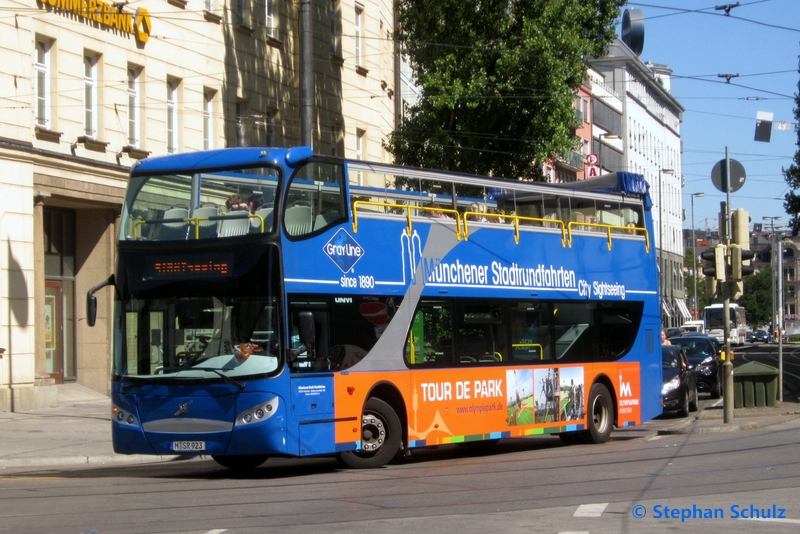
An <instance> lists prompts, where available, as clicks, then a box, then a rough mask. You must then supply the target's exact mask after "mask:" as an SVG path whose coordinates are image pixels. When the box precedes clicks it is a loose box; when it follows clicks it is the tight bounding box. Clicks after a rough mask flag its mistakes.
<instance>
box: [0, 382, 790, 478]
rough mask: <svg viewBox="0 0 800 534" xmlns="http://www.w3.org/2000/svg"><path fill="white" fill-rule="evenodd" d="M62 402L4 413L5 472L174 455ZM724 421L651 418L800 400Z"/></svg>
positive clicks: (666, 429) (758, 415)
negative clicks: (123, 449)
mask: <svg viewBox="0 0 800 534" xmlns="http://www.w3.org/2000/svg"><path fill="white" fill-rule="evenodd" d="M58 388H59V389H58V407H56V408H47V409H42V410H34V411H30V412H23V413H8V412H3V413H0V474H2V472H3V469H6V468H12V467H44V466H67V465H103V464H125V463H137V462H139V463H142V462H159V461H163V460H171V459H173V458H174V456H147V455H123V454H115V453H114V451H113V449H112V446H111V422H110V412H111V401H110V399H109V398H108V397H106V396H105V395H101V394H99V393H97V392H95V391H92V390H91V389H88V388H85V387H83V386H81V385H79V384H65V385H61V386H58ZM733 416H734V421H733V423H731V424H728V425H726V424H724V423H723V421H722V419H723V411H722V403H721V402H720V404H719V405H718V406H714V407H710V408H705V409H704V410H703V411H701V412H699V413H696V414H692V415H691V416H690V417H687V418H685V419H675V418H665V419H660V418H659V419H656V420H653V421H650V422H648V423H647V425H648V427H650V428H652V430H653V432H658V433H659V434H700V433H707V432H730V431H742V430H751V429H754V428H760V427H766V426H771V425H775V424H778V423H783V422H788V421H791V420H792V419H797V418H800V403H794V402H790V403H782V404H779V405H778V406H775V407H766V408H740V409H738V410H734V413H733Z"/></svg>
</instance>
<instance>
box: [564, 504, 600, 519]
mask: <svg viewBox="0 0 800 534" xmlns="http://www.w3.org/2000/svg"><path fill="white" fill-rule="evenodd" d="M606 506H608V503H607V502H601V503H597V504H582V505H580V506H578V509H577V510H575V513H574V514H572V517H600V516H601V515H603V511H605V509H606Z"/></svg>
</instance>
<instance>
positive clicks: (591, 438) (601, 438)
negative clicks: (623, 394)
mask: <svg viewBox="0 0 800 534" xmlns="http://www.w3.org/2000/svg"><path fill="white" fill-rule="evenodd" d="M588 406H589V413H588V414H586V415H587V417H586V423H587V426H588V429H587V430H584V431H583V432H582V433H581V438H582V441H583V442H584V443H605V442H606V441H608V438H609V437H610V436H611V427H612V426H613V419H614V418H613V415H614V409H613V408H612V403H611V394H610V393H609V392H608V388H607V387H605V386H604V385H603V384H599V383H596V384H594V385H593V386H592V389H591V391H590V392H589V404H588Z"/></svg>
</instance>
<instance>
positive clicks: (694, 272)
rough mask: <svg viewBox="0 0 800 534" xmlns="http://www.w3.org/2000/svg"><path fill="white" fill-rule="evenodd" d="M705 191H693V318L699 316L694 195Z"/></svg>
mask: <svg viewBox="0 0 800 534" xmlns="http://www.w3.org/2000/svg"><path fill="white" fill-rule="evenodd" d="M704 196H706V194H705V193H692V276H693V278H694V301H692V302H693V306H692V315H693V317H692V319H696V318H697V311H698V310H697V238H696V237H695V235H694V197H698V198H700V197H704Z"/></svg>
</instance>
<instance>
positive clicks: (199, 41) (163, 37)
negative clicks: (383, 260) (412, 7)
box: [0, 0, 399, 411]
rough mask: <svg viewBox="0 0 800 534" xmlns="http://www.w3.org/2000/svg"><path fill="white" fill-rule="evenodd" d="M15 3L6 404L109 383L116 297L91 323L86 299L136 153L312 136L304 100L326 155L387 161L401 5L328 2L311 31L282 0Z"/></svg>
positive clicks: (2, 141) (5, 246) (1, 283)
mask: <svg viewBox="0 0 800 534" xmlns="http://www.w3.org/2000/svg"><path fill="white" fill-rule="evenodd" d="M2 5H3V7H4V8H5V9H4V12H5V13H6V14H7V15H8V14H13V16H5V17H3V18H2V19H0V32H1V33H2V35H3V36H4V37H3V40H2V41H3V46H2V49H0V58H2V59H3V61H4V64H5V65H6V67H5V68H4V69H3V74H2V78H3V79H4V80H5V81H6V83H5V84H4V87H5V88H6V89H5V90H4V91H3V92H2V94H0V99H2V104H0V105H2V107H3V109H4V112H3V113H2V114H0V240H2V244H1V246H0V348H2V349H5V350H4V351H0V352H2V354H0V410H3V411H8V410H25V409H32V408H37V407H43V406H48V405H53V404H54V403H55V402H56V388H55V384H57V383H60V382H65V381H77V382H79V383H81V384H83V385H85V386H88V387H90V388H92V389H94V390H96V391H99V392H101V393H108V391H109V379H110V372H109V370H110V354H111V342H112V324H111V299H110V296H111V294H110V292H109V291H101V292H99V293H98V294H97V296H98V297H99V302H98V304H99V307H98V321H97V325H96V326H95V327H94V328H89V327H87V325H86V321H85V305H84V303H85V295H86V292H87V291H88V290H89V289H90V288H91V287H93V286H95V285H97V284H98V283H100V282H102V281H103V280H105V279H106V278H107V277H108V276H109V275H110V274H111V273H112V272H113V270H114V265H115V257H114V254H115V246H114V243H115V239H116V235H117V221H118V217H119V214H120V210H121V205H122V200H123V195H124V191H125V186H126V184H127V175H128V170H129V168H130V165H131V163H132V162H134V161H135V160H137V159H141V158H146V157H150V156H154V155H163V154H170V153H179V152H187V151H197V150H204V149H211V148H224V147H233V146H261V145H264V146H266V145H275V146H293V145H298V144H301V140H302V139H304V138H305V137H304V136H303V134H304V132H303V131H302V127H303V125H302V124H301V118H300V116H301V107H302V106H303V105H310V106H311V107H312V123H311V131H310V132H305V133H307V134H309V135H310V138H311V139H312V144H313V145H314V149H315V150H316V151H317V152H319V153H323V154H332V155H339V156H348V157H356V158H363V159H370V160H377V161H384V160H386V158H387V156H386V154H384V151H383V143H382V140H383V139H384V138H385V137H386V135H387V134H388V133H389V132H390V131H391V130H392V129H393V128H394V121H395V116H396V113H397V108H398V107H399V106H398V103H397V101H396V99H395V98H394V93H395V91H396V89H395V87H396V84H397V80H396V79H395V74H396V73H398V78H399V69H398V67H397V66H396V59H395V54H394V44H393V41H392V39H391V33H392V30H393V20H394V17H393V12H392V4H391V2H388V1H383V2H371V3H370V4H364V3H359V2H354V1H351V0H336V1H334V0H313V1H312V2H311V3H310V9H311V11H310V22H311V23H310V28H309V30H310V31H308V32H300V31H299V29H298V28H299V22H300V13H299V4H297V3H292V2H288V1H285V0H230V1H222V0H142V1H141V2H136V3H133V4H129V3H128V2H119V3H107V2H105V1H103V0H92V1H90V2H76V1H73V0H45V1H43V2H33V1H9V0H2ZM305 39H309V40H310V43H308V41H305ZM304 44H309V46H310V50H311V57H312V62H311V63H312V68H311V69H310V73H311V76H310V78H311V79H308V76H305V77H304V76H301V72H302V69H301V68H300V66H301V62H300V51H301V47H302V46H303V45H304ZM304 84H311V94H312V95H313V98H312V100H311V102H301V101H300V96H299V95H300V94H301V88H302V87H307V86H304Z"/></svg>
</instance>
